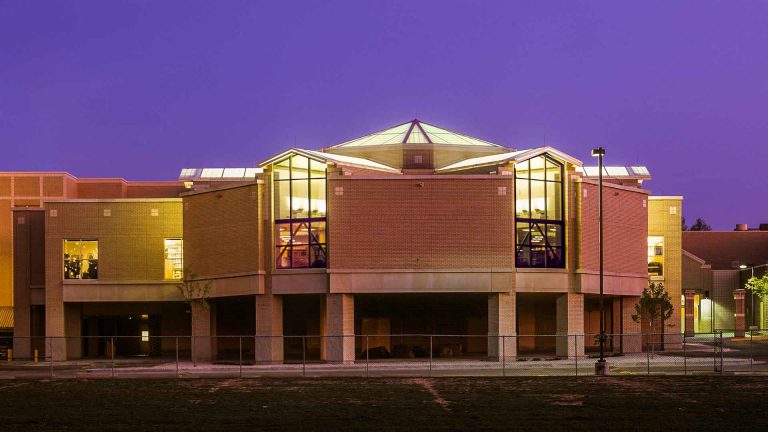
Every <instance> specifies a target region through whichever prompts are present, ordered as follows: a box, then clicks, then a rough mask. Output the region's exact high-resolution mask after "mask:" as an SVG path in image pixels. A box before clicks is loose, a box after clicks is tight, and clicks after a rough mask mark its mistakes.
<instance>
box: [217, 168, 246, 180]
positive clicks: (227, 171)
mask: <svg viewBox="0 0 768 432" xmlns="http://www.w3.org/2000/svg"><path fill="white" fill-rule="evenodd" d="M222 177H224V178H243V177H245V168H224V173H223V175H222Z"/></svg>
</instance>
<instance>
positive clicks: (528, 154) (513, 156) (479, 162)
mask: <svg viewBox="0 0 768 432" xmlns="http://www.w3.org/2000/svg"><path fill="white" fill-rule="evenodd" d="M542 154H549V155H552V156H554V157H555V158H557V159H561V160H564V161H566V162H569V163H572V164H574V165H576V166H581V161H580V160H578V159H576V158H574V157H572V156H569V155H567V154H565V153H563V152H561V151H560V150H557V149H554V148H552V147H538V148H535V149H530V150H518V151H513V152H508V153H499V154H494V155H488V156H480V157H476V158H470V159H464V160H463V161H460V162H456V163H454V164H451V165H448V166H446V167H443V168H438V169H437V170H435V171H436V172H450V171H460V170H465V169H471V168H479V167H483V166H496V165H501V164H504V163H507V162H520V161H524V160H526V159H530V158H532V157H536V156H539V155H542Z"/></svg>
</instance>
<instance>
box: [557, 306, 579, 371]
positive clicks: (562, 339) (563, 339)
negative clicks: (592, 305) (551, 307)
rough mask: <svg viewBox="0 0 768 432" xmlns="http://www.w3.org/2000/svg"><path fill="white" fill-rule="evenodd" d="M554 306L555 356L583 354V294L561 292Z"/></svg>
mask: <svg viewBox="0 0 768 432" xmlns="http://www.w3.org/2000/svg"><path fill="white" fill-rule="evenodd" d="M556 306H557V335H558V336H557V343H556V354H557V356H558V357H574V356H579V357H582V356H584V294H577V293H567V294H562V295H560V296H558V297H557V302H556Z"/></svg>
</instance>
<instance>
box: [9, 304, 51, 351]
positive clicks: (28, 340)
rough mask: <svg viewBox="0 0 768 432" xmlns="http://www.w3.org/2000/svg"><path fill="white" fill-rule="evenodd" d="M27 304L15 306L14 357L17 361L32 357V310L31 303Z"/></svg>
mask: <svg viewBox="0 0 768 432" xmlns="http://www.w3.org/2000/svg"><path fill="white" fill-rule="evenodd" d="M16 298H18V297H14V300H15V299H16ZM26 303H27V304H26V305H23V306H22V305H19V304H18V303H17V304H14V305H13V357H14V358H17V359H28V358H31V357H32V325H31V317H30V315H31V310H30V309H31V308H30V307H29V304H28V303H29V302H26ZM46 348H47V346H46ZM40 354H41V355H42V353H40Z"/></svg>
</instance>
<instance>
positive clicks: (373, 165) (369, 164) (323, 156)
mask: <svg viewBox="0 0 768 432" xmlns="http://www.w3.org/2000/svg"><path fill="white" fill-rule="evenodd" d="M294 154H298V155H302V156H305V157H308V158H310V159H314V160H316V161H320V162H323V163H334V164H339V165H346V166H352V167H357V168H366V169H373V170H379V171H386V172H391V173H398V174H399V173H400V170H399V169H397V168H392V167H390V166H387V165H384V164H380V163H378V162H374V161H372V160H368V159H365V158H359V157H354V156H344V155H338V154H331V153H325V152H319V151H315V150H306V149H299V148H291V149H288V150H286V151H284V152H282V153H280V154H277V155H275V156H272V157H271V158H269V159H267V160H265V161H263V162H261V163H259V166H260V167H264V166H266V165H270V164H273V163H275V162H278V161H280V160H282V159H284V158H286V157H288V156H291V155H294Z"/></svg>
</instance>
